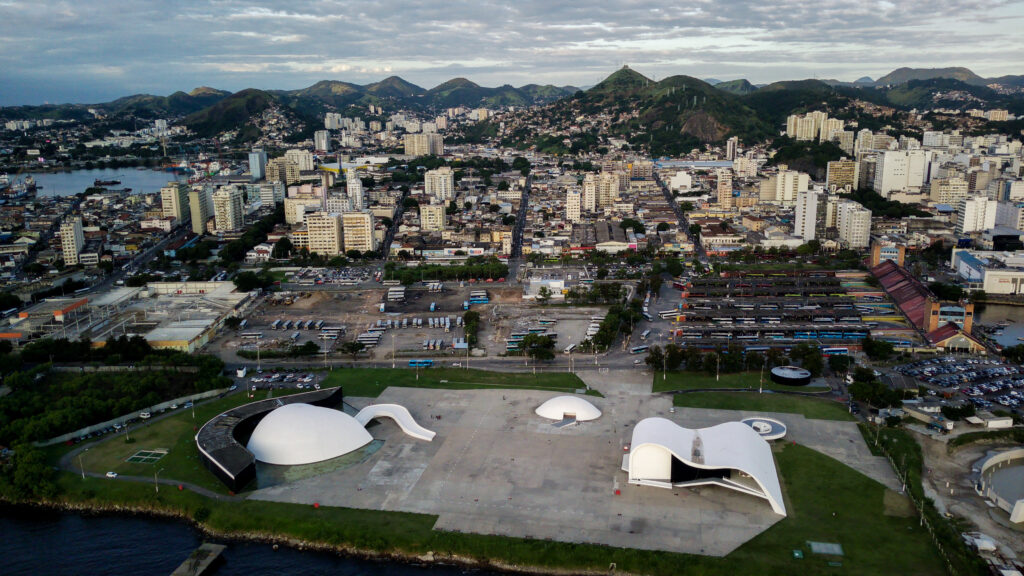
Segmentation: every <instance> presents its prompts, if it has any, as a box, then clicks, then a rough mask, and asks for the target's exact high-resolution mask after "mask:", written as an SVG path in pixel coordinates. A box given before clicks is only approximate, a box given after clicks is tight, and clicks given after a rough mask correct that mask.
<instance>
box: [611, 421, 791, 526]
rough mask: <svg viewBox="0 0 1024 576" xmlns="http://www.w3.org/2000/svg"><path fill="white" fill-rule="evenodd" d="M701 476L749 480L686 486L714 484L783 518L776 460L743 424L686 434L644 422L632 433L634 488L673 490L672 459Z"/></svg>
mask: <svg viewBox="0 0 1024 576" xmlns="http://www.w3.org/2000/svg"><path fill="white" fill-rule="evenodd" d="M673 457H675V458H676V459H678V460H679V461H681V462H682V463H683V464H685V465H687V466H689V467H691V468H697V469H701V470H736V471H738V472H741V473H743V474H744V475H746V476H749V480H753V483H751V482H750V481H749V480H748V479H747V478H746V477H744V476H736V477H732V476H730V477H725V478H716V479H706V478H705V479H700V480H696V481H691V482H686V483H685V484H691V485H692V484H708V483H710V484H716V485H719V486H724V487H726V488H730V489H733V490H738V491H740V492H744V493H747V494H752V495H755V496H759V497H761V498H765V499H766V500H768V502H769V503H771V505H772V510H774V511H775V512H776V513H777V514H781V515H783V516H785V515H786V505H785V503H784V502H783V500H782V489H781V487H780V486H779V477H778V473H777V472H776V470H775V460H774V459H773V458H772V450H771V447H770V446H769V445H768V443H767V442H765V440H764V439H763V438H761V436H759V435H758V433H757V432H755V431H754V430H753V429H752V428H750V427H749V426H747V425H746V424H743V423H741V422H726V423H724V424H719V425H717V426H712V427H710V428H700V429H690V428H684V427H682V426H679V425H678V424H676V423H675V422H672V421H671V420H666V419H665V418H645V419H643V420H641V421H640V422H638V423H637V424H636V426H635V427H634V428H633V440H632V443H631V445H630V453H629V457H628V459H627V469H628V472H629V481H630V482H631V483H634V484H650V485H658V486H666V487H671V486H672V458H673Z"/></svg>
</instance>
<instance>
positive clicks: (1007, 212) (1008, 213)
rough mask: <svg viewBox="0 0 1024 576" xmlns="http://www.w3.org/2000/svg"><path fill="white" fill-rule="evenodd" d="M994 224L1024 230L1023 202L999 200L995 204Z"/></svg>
mask: <svg viewBox="0 0 1024 576" xmlns="http://www.w3.org/2000/svg"><path fill="white" fill-rule="evenodd" d="M996 226H1005V227H1007V228H1013V229H1015V230H1024V203H1021V202H999V203H998V204H996Z"/></svg>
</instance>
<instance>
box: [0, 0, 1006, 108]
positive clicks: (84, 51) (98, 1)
mask: <svg viewBox="0 0 1024 576" xmlns="http://www.w3.org/2000/svg"><path fill="white" fill-rule="evenodd" d="M1022 28H1024V0H984V1H982V0H932V1H931V2H921V1H916V0H915V1H910V0H881V1H876V2H873V1H866V0H859V1H858V0H852V1H849V0H773V1H770V2H766V1H764V0H687V1H685V2H672V1H671V0H659V1H653V0H618V1H616V2H595V1H593V0H590V1H575V0H518V1H515V2H495V1H493V0H470V1H464V0H401V1H396V0H372V1H365V0H364V1H361V2H349V1H336V0H290V1H289V2H259V1H236V0H176V1H165V2H164V1H153V0H74V1H61V2H57V1H50V0H32V1H22V0H0V105H17V104H41V103H46V102H49V103H61V102H80V103H95V102H104V101H108V100H112V99H114V98H118V97H121V96H126V95H129V94H137V93H149V94H160V95H167V94H170V93H172V92H174V91H176V90H185V91H189V90H191V89H192V88H194V87H196V86H212V87H215V88H220V89H224V90H231V91H237V90H240V89H243V88H249V87H253V88H263V89H296V88H302V87H305V86H309V85H311V84H313V83H315V82H317V81H319V80H344V81H349V82H355V83H358V84H365V83H369V82H374V81H377V80H381V79H383V78H386V77H388V76H391V75H397V76H401V77H402V78H405V79H406V80H409V81H411V82H413V83H416V84H418V85H420V86H423V87H424V88H430V87H432V86H435V85H437V84H440V83H441V82H444V81H445V80H448V79H451V78H455V77H460V76H461V77H465V78H469V79H470V80H472V81H474V82H476V83H478V84H481V85H484V86H498V85H502V84H513V85H516V86H519V85H522V84H528V83H540V84H548V83H550V84H557V85H574V86H589V85H593V84H596V83H598V82H600V81H601V80H602V79H603V78H604V77H606V76H607V75H608V74H610V73H612V72H614V71H615V70H616V69H618V68H620V67H621V66H622V65H623V64H628V65H629V66H630V67H631V68H633V69H635V70H637V71H639V72H640V73H642V74H644V75H646V76H648V77H652V78H655V79H661V78H664V77H666V76H671V75H675V74H686V75H689V76H695V77H698V78H717V79H720V80H732V79H737V78H746V79H748V80H750V81H751V82H754V83H767V82H773V81H776V80H796V79H803V78H821V79H825V78H836V79H840V80H848V81H852V80H855V79H857V78H860V77H862V76H870V77H872V78H878V77H879V76H882V75H883V74H886V73H888V72H889V71H891V70H893V69H895V68H898V67H901V66H909V67H921V68H931V67H945V66H966V67H968V68H970V69H972V70H973V71H974V72H976V73H978V74H980V75H981V76H985V77H991V76H1000V75H1004V74H1024V49H1022V48H1021V47H1022V43H1021V39H1020V38H1021V36H1020V30H1021V29H1022Z"/></svg>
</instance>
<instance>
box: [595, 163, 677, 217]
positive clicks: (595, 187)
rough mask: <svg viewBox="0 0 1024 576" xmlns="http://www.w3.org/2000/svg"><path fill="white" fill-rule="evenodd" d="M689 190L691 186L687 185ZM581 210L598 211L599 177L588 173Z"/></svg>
mask: <svg viewBox="0 0 1024 576" xmlns="http://www.w3.org/2000/svg"><path fill="white" fill-rule="evenodd" d="M687 189H689V185H687ZM580 210H581V211H583V212H593V211H595V210H597V177H596V176H595V175H594V174H593V173H591V172H588V173H587V175H586V176H584V177H583V192H582V194H581V195H580Z"/></svg>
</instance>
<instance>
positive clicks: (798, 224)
mask: <svg viewBox="0 0 1024 576" xmlns="http://www.w3.org/2000/svg"><path fill="white" fill-rule="evenodd" d="M825 199H826V198H825V195H824V194H822V193H821V192H816V191H813V190H807V191H804V192H797V195H796V221H795V222H794V224H793V235H794V236H799V237H800V238H803V239H804V240H808V241H809V240H814V239H816V238H820V237H821V236H823V232H824V230H825Z"/></svg>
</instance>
